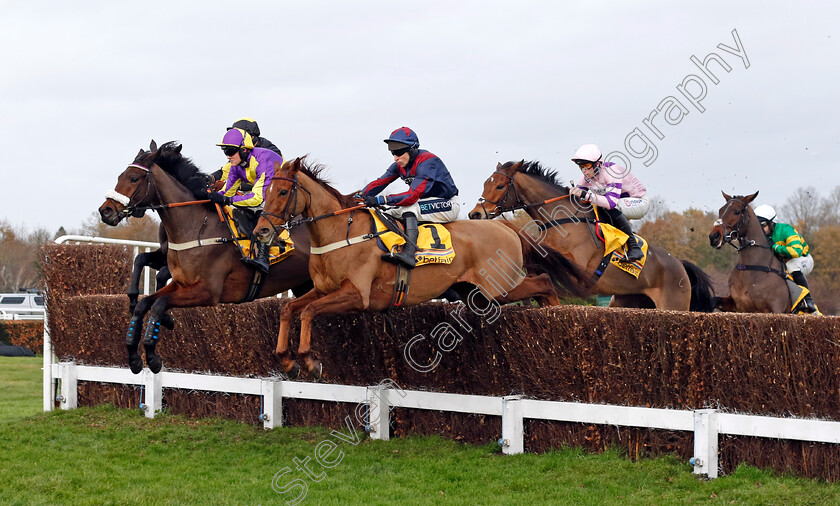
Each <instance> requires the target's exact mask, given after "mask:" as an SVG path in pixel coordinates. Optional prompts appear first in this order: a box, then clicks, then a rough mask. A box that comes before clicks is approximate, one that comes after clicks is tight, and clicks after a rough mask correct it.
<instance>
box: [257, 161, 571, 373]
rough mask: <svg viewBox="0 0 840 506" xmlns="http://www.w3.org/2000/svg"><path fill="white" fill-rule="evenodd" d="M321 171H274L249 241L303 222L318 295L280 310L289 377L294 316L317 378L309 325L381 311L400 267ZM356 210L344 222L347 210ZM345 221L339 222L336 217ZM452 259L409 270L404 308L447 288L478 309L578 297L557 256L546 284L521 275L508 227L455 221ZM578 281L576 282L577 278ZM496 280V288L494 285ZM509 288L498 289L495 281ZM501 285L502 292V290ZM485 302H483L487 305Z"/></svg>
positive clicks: (280, 350)
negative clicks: (566, 293)
mask: <svg viewBox="0 0 840 506" xmlns="http://www.w3.org/2000/svg"><path fill="white" fill-rule="evenodd" d="M321 169H322V167H320V166H315V167H308V166H306V165H305V164H304V163H303V162H302V161H301V159H300V158H298V159H296V160H294V161H293V162H289V163H286V164H285V165H284V166H283V167H282V168H280V167H276V168H275V175H274V178H273V180H272V182H271V186H270V187H269V188H268V190H267V195H266V205H265V210H264V211H263V216H262V217H261V218H260V221H259V222H258V223H257V226H256V228H255V229H254V233H255V234H256V235H257V236H258V237H259V238H260V239H261V240H263V241H266V242H267V241H270V240H272V238H273V237H274V235H275V234H276V233H277V228H278V227H282V226H292V227H294V223H293V224H291V225H289V224H288V223H289V220H290V219H291V217H292V216H295V215H298V214H301V215H302V216H303V217H304V218H303V219H302V220H298V221H297V224H300V223H306V227H307V229H308V232H309V234H310V240H311V243H312V248H313V252H314V251H316V250H315V248H316V247H317V248H319V249H321V251H319V252H318V254H314V253H313V254H312V256H311V257H310V259H309V272H310V274H311V276H312V281H313V283H314V285H315V288H314V289H313V290H312V291H311V292H309V293H307V294H306V295H304V296H303V297H299V298H297V299H295V300H292V301H291V302H289V303H288V304H286V305H285V306H284V307H283V310H282V313H281V317H280V318H281V319H280V332H279V333H278V337H277V348H276V350H275V352H276V353H277V354H279V355H280V356H281V358H282V363H283V367H284V369H285V370H286V372H287V373H288V374H289V375H290V376H296V375H297V373H298V371H299V369H300V366H299V365H298V364H297V363H296V362H295V360H294V359H293V358H292V353H291V351H290V350H289V329H290V326H291V320H292V318H293V317H294V315H295V314H297V313H301V316H300V320H301V330H300V346H299V349H298V354H299V355H300V356H302V357H303V360H304V364H305V365H306V368H307V370H308V371H309V372H310V373H312V374H313V375H314V376H315V377H319V376H320V372H321V365H320V362H319V361H318V360H317V359H316V358H315V357H314V354H313V352H312V350H311V346H310V342H311V332H312V320H313V319H314V318H315V317H316V316H317V315H319V314H322V313H337V312H347V311H385V310H387V309H388V308H390V307H391V305H392V301H393V297H394V285H395V282H396V273H397V267H396V266H395V265H393V264H390V263H387V262H385V261H383V260H382V259H381V258H380V256H381V253H382V251H380V249H379V247H378V246H377V243H376V241H375V240H369V239H375V238H374V237H370V234H371V224H372V218H371V216H370V214H369V213H368V211H366V210H364V209H362V208H361V206H358V204H359V202H358V201H357V200H355V199H354V198H352V197H348V196H345V195H342V194H341V193H339V192H338V191H337V190H335V189H334V188H332V187H331V186H329V184H327V182H326V181H324V180H323V179H321V177H320V176H319V173H320V171H321ZM345 209H347V210H350V209H358V211H353V212H354V213H355V214H349V213H347V212H345V211H344V210H345ZM338 213H342V214H338ZM446 228H447V229H448V230H449V232H450V234H451V236H452V243H453V245H454V248H455V251H456V254H455V258H454V260H453V261H452V263H451V264H443V263H441V264H433V265H426V266H422V267H418V268H416V269H414V270H412V271H411V272H412V275H411V283H410V289H409V291H408V294H407V295H406V296H405V299H404V301H403V305H415V304H420V303H422V302H426V301H428V300H431V299H433V298H436V297H438V296H439V295H440V294H441V293H442V292H443V291H444V290H446V289H447V288H449V287H452V289H453V290H455V291H456V292H458V293H459V295H461V298H462V300H465V301H468V302H469V301H472V300H474V299H475V298H476V296H477V295H481V298H482V301H481V302H480V303H479V304H478V305H480V306H481V307H484V306H487V304H490V303H498V302H507V301H516V300H522V299H526V298H530V297H534V298H537V299H538V301H539V302H540V303H541V304H542V305H548V304H552V305H554V304H558V303H559V300H558V298H557V295H556V293H555V289H556V285H555V284H560V285H562V286H564V287H566V288H567V289H569V290H570V291H573V292H576V293H578V294H580V293H582V290H583V289H582V288H581V287H580V285H579V282H580V280H581V279H582V278H581V277H580V275H579V273H577V271H576V270H575V269H574V267H573V266H572V265H571V264H570V262H568V261H567V260H566V259H565V258H564V257H563V256H562V255H560V254H558V253H556V252H553V251H549V252H548V253H547V258H546V259H540V261H541V262H558V264H557V265H556V266H554V268H553V269H552V274H551V276H549V275H546V274H540V275H527V276H526V275H525V273H524V270H523V266H524V265H525V264H526V263H528V262H529V261H531V260H532V256H531V254H532V252H531V251H530V248H529V247H528V245H527V243H525V242H524V241H522V240H521V238H520V237H518V236H517V234H516V231H515V230H514V229H513V228H511V227H510V226H507V225H506V224H505V223H501V222H495V221H487V222H474V221H454V222H451V223H447V224H446ZM576 275H577V277H576ZM493 278H495V280H494V279H493ZM503 279H504V280H507V282H500V280H503ZM504 283H506V284H507V287H503V286H502V284H504ZM485 301H486V302H485Z"/></svg>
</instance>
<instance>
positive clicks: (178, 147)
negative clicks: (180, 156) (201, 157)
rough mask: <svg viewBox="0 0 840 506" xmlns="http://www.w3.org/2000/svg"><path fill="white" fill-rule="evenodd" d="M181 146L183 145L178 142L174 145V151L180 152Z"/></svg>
mask: <svg viewBox="0 0 840 506" xmlns="http://www.w3.org/2000/svg"><path fill="white" fill-rule="evenodd" d="M183 147H184V145H183V144H178V145H177V146H175V152H176V153H180V152H181V149H182V148H183Z"/></svg>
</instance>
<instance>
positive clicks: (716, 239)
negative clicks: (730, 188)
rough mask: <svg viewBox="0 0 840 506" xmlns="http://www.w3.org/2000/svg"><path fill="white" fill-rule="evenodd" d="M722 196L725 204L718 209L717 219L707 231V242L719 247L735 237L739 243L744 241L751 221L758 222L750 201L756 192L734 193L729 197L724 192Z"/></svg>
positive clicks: (755, 195)
mask: <svg viewBox="0 0 840 506" xmlns="http://www.w3.org/2000/svg"><path fill="white" fill-rule="evenodd" d="M721 193H723V198H724V199H726V204H724V205H723V207H721V208H720V210H719V211H718V219H717V220H716V221H715V224H714V227H712V231H711V232H710V233H709V244H710V245H711V246H712V247H713V248H720V247H721V246H723V245H724V244H726V243H730V244H731V243H732V241H733V240H735V239H737V240H738V241H739V243H741V242H745V241H744V239H745V238H746V236H747V230H748V228H749V225H750V223H751V222H752V221H756V223H757V222H758V219H757V218H756V217H755V213H753V210H752V208H751V207H750V202H752V201H753V200H755V198H756V197H757V196H758V192H755V193H753V194H752V195H746V196H741V195H736V196H735V197H730V196H729V195H727V194H726V193H725V192H721Z"/></svg>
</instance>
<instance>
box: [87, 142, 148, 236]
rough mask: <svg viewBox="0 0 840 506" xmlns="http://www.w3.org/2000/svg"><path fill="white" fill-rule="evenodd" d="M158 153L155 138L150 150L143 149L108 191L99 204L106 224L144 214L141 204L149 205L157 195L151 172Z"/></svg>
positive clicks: (115, 223)
mask: <svg viewBox="0 0 840 506" xmlns="http://www.w3.org/2000/svg"><path fill="white" fill-rule="evenodd" d="M157 153H158V148H157V144H156V143H155V141H152V142H151V144H150V145H149V151H144V150H142V149H141V150H140V152H139V153H137V156H136V157H135V158H134V161H133V162H132V163H130V164H129V165H128V167H127V168H126V169H125V170H124V171H123V172H122V174H120V176H119V178H117V186H115V187H114V189H113V190H110V191H108V192H107V193H106V194H105V202H104V203H103V204H102V205H101V206H99V215H100V217H101V218H102V221H103V222H104V223H107V224H108V225H112V226H114V225H117V224H118V223H119V222H120V221H121V220H122V219H123V218H126V217H128V216H133V217H135V218H140V217H142V216H143V214H145V212H146V211H145V210H144V209H141V208H140V206H144V205H148V204H149V201H150V200H151V198H152V197H153V195H154V192H153V191H152V188H151V184H152V178H151V176H150V175H149V171H150V170H151V166H152V164H154V161H155V157H156V156H157Z"/></svg>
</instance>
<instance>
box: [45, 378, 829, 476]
mask: <svg viewBox="0 0 840 506" xmlns="http://www.w3.org/2000/svg"><path fill="white" fill-rule="evenodd" d="M50 370H51V376H52V377H53V378H55V379H57V380H58V383H59V384H60V386H59V388H58V389H57V391H58V395H57V396H56V397H55V399H56V400H58V401H59V403H60V406H61V408H62V409H73V408H75V407H76V406H77V388H78V382H79V381H94V382H100V383H116V384H125V385H140V386H142V387H143V401H142V402H141V404H140V409H141V410H142V411H143V412H144V413H145V415H146V416H147V417H149V418H152V417H154V416H155V413H157V412H159V411H160V409H161V401H162V398H163V389H164V388H179V389H186V390H199V391H209V392H225V393H233V394H248V395H258V396H261V407H262V413H260V416H259V418H260V420H262V422H263V427H265V428H266V429H271V428H274V427H280V426H282V420H283V399H284V398H287V399H312V400H318V401H332V402H346V403H354V404H356V405H357V408H358V407H359V406H363V407H365V409H364V417H365V418H366V420H367V425H368V426H367V429H368V430H369V432H370V436H371V438H373V439H383V440H384V439H388V432H389V426H390V409H391V408H395V407H399V408H411V409H427V410H433V411H448V412H457V413H472V414H483V415H493V416H501V417H502V437H501V439H500V440H499V444H500V445H501V446H502V452H503V453H505V454H507V455H513V454H517V453H522V452H523V451H524V450H525V446H524V420H525V419H526V418H527V419H533V420H555V421H561V422H579V423H589V424H603V425H615V426H622V427H643V428H650V429H664V430H678V431H691V432H694V457H693V458H692V459H691V464H692V465H693V466H694V473H695V474H703V475H706V476H708V477H709V478H716V477H717V476H718V435H719V434H731V435H739V436H753V437H766V438H775V439H794V440H801V441H813V442H820V443H834V444H840V422H835V421H824V420H812V419H799V418H775V417H768V416H753V415H739V414H730V413H722V412H719V411H717V410H715V409H701V410H696V411H691V410H675V409H659V408H641V407H630V406H610V405H602V404H583V403H577V402H557V401H539V400H533V399H524V398H522V396H518V395H513V396H506V397H489V396H483V395H462V394H448V393H438V392H424V391H417V390H403V389H402V388H400V387H399V386H398V385H396V384H395V383H393V382H390V380H386V381H385V382H383V384H380V385H376V386H371V387H362V386H349V385H330V384H324V383H303V382H296V381H284V380H280V379H278V378H237V377H231V376H211V375H204V374H188V373H178V372H166V371H164V372H161V373H160V374H152V373H151V371H149V369H143V371H142V372H141V373H140V374H137V375H135V374H132V373H131V371H129V370H128V369H127V368H117V367H98V366H84V365H76V364H75V363H73V362H61V363H57V364H52V365H51V366H50ZM46 377H47V375H45V378H46ZM389 382H390V384H388V383H389ZM44 392H45V395H46V393H47V392H50V393H51V392H52V385H49V386H47V385H45V388H44ZM51 395H52V394H51ZM53 402H54V401H53V398H52V397H51V398H49V399H46V398H45V399H44V409H45V410H46V411H49V410H51V409H52V407H53ZM358 413H359V411H358V409H357V411H356V414H357V417H358Z"/></svg>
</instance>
